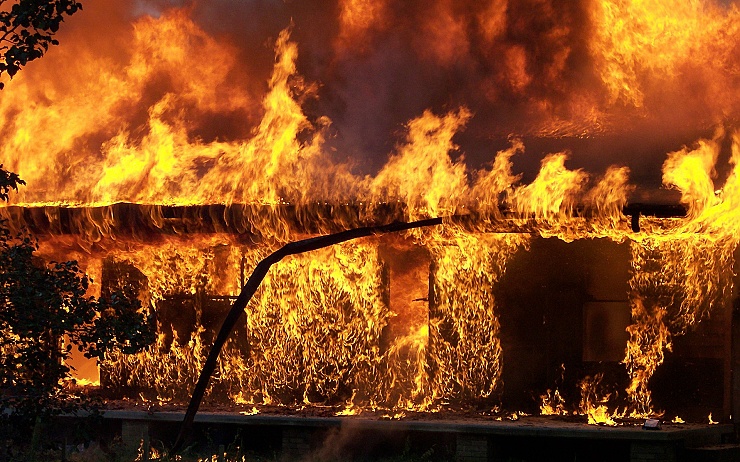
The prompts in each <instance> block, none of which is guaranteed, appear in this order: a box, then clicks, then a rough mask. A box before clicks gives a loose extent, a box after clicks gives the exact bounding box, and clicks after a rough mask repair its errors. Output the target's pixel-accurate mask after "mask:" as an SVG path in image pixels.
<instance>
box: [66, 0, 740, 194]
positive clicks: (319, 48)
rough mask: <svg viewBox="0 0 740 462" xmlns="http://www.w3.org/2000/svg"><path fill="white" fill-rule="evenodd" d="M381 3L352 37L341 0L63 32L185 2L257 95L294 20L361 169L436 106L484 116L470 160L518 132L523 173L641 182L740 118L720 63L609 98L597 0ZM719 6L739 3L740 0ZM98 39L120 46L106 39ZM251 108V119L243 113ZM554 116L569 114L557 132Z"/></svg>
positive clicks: (469, 138) (237, 4) (86, 17)
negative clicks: (725, 89)
mask: <svg viewBox="0 0 740 462" xmlns="http://www.w3.org/2000/svg"><path fill="white" fill-rule="evenodd" d="M708 2H709V0H708V1H707V3H708ZM371 3H372V2H371ZM377 3H378V4H381V5H383V14H382V17H381V18H380V19H379V20H378V21H376V23H374V24H373V25H372V26H371V27H369V28H367V29H365V30H363V31H362V34H360V36H359V37H358V38H356V39H352V38H349V39H348V38H347V37H346V36H343V35H342V34H343V26H342V24H341V22H340V12H341V9H342V4H341V3H340V1H339V0H305V1H298V0H248V1H245V0H203V1H185V0H159V1H144V0H137V1H96V2H94V3H90V4H89V5H86V8H85V11H84V12H83V13H82V14H80V15H79V17H74V18H72V19H70V21H69V22H70V23H73V24H71V27H69V28H68V29H66V30H65V31H64V34H65V37H63V39H64V38H66V37H71V36H73V35H75V34H82V33H83V31H84V34H86V35H87V36H88V37H89V36H90V35H94V34H98V35H99V36H101V35H103V36H105V37H111V31H113V34H116V33H117V32H116V31H118V30H122V29H124V28H126V27H128V26H127V24H128V23H129V22H130V21H131V20H132V19H133V18H134V17H136V16H138V15H143V14H149V15H154V16H156V15H157V14H160V13H161V12H163V11H165V10H167V9H169V8H186V9H188V10H189V11H190V14H191V16H192V17H193V18H194V20H195V21H196V22H197V23H198V24H199V26H200V27H202V28H203V29H204V30H205V31H206V32H207V33H208V34H210V35H211V36H213V37H215V38H216V39H218V40H228V41H229V42H230V43H231V44H233V46H235V47H236V49H237V50H238V53H239V59H238V61H239V66H238V69H237V71H236V72H239V73H243V75H244V76H249V77H248V78H243V77H242V79H243V81H244V83H243V86H244V87H246V90H247V91H249V92H250V93H251V94H255V95H257V94H259V92H260V91H264V90H265V88H266V81H267V79H268V78H269V74H270V69H271V66H272V63H273V59H274V55H273V50H272V44H273V43H274V39H275V38H276V37H277V36H278V34H279V32H280V31H281V30H282V29H284V28H286V27H288V26H291V25H292V26H291V27H292V35H291V37H292V40H295V41H296V42H297V43H298V44H299V60H298V72H299V73H300V74H301V75H303V76H304V77H305V78H306V79H307V80H309V81H311V82H315V83H317V84H318V85H319V91H318V98H317V99H315V100H309V101H307V102H306V104H305V110H306V112H307V113H308V115H309V116H310V117H312V118H318V117H321V116H328V117H329V118H330V119H331V120H332V121H333V125H332V129H331V133H332V135H333V137H332V138H331V139H330V140H329V145H330V147H331V148H332V149H334V150H335V153H336V156H337V160H340V161H343V162H349V163H350V164H351V165H352V166H353V168H354V170H355V171H356V172H358V173H373V172H375V171H377V170H378V169H379V168H380V167H381V166H382V165H383V164H384V163H385V162H386V160H387V158H388V155H389V154H390V153H392V152H393V149H394V146H395V145H396V143H398V142H399V140H400V139H401V137H402V133H403V128H404V124H405V123H406V122H407V121H408V120H410V119H412V118H414V117H417V116H419V115H420V114H421V113H422V112H423V111H424V110H425V109H431V110H432V111H433V112H435V113H438V114H442V113H444V112H446V111H449V110H454V109H456V108H458V107H460V106H467V107H468V108H470V109H471V110H472V112H473V113H474V117H473V119H472V120H471V121H470V123H469V124H468V127H467V129H466V130H465V132H463V133H461V134H459V135H458V136H457V138H456V141H457V142H458V144H460V146H461V149H460V152H461V153H464V155H465V159H466V162H467V163H468V164H469V165H470V166H471V168H479V167H480V166H482V165H484V164H485V163H486V162H489V161H490V160H492V158H493V154H494V153H495V152H496V150H498V149H501V148H503V147H505V146H506V145H507V144H508V142H507V139H508V137H509V136H510V135H512V134H514V135H517V136H523V137H524V139H525V145H526V146H527V152H526V153H525V154H524V155H522V156H520V158H515V159H514V161H515V167H516V168H517V170H519V171H521V172H524V174H525V176H524V179H525V181H526V180H528V179H531V178H532V177H533V175H534V174H535V173H536V170H537V168H538V166H539V161H540V159H541V158H542V156H543V155H544V154H546V153H548V152H553V151H561V150H567V151H569V152H570V153H571V161H570V164H569V166H570V167H571V168H577V167H582V168H586V169H587V170H589V171H593V172H594V173H597V174H598V173H600V172H602V171H603V170H604V169H605V168H606V167H607V166H608V165H611V164H621V165H628V166H630V167H631V169H632V172H633V174H632V177H633V180H634V181H640V182H644V183H646V184H659V182H660V165H661V164H662V162H663V160H664V158H665V153H666V152H669V151H672V150H676V149H679V148H680V147H681V146H682V145H685V144H690V143H692V142H693V141H694V140H696V139H697V137H699V136H711V134H712V132H713V131H714V129H715V127H716V126H717V125H718V124H727V125H729V126H732V124H734V122H735V121H736V120H737V118H738V117H737V116H738V114H737V108H738V104H737V102H735V101H731V102H729V103H727V102H725V104H723V107H722V108H721V109H716V108H715V107H714V105H713V102H712V101H711V97H712V92H711V88H712V87H713V85H710V83H712V82H708V79H709V78H711V77H712V76H713V75H716V74H711V73H709V74H707V73H704V71H701V70H700V69H701V68H702V67H704V66H711V65H713V63H701V62H697V63H693V64H692V65H689V66H686V67H685V68H684V69H681V72H683V73H684V76H683V77H684V78H683V79H682V80H683V81H684V83H682V84H681V85H682V86H680V87H679V88H677V89H671V90H664V89H660V88H657V89H653V90H655V91H654V92H653V93H651V94H650V95H648V96H647V97H646V100H645V105H644V107H643V108H635V107H631V106H630V105H629V104H625V103H624V102H619V101H617V102H613V101H610V100H609V95H608V92H607V89H606V88H605V86H604V84H603V83H602V82H601V80H600V78H599V75H598V72H597V70H596V65H595V63H594V58H593V55H592V53H591V51H590V49H589V44H590V43H591V41H592V39H593V34H594V26H593V24H592V21H591V13H592V11H593V8H594V2H593V1H592V0H577V1H573V0H518V1H507V0H484V1H481V0H457V1H454V2H453V1H452V0H433V1H430V0H408V1H403V2H393V1H383V2H377ZM717 5H723V6H724V7H726V8H728V9H729V8H731V7H732V5H736V3H735V2H732V1H731V0H722V1H721V2H718V3H717ZM494 20H498V22H496V21H494ZM492 24H493V25H492ZM88 40H89V39H88ZM95 46H97V47H116V46H119V47H120V46H121V44H120V43H116V41H115V40H113V39H110V38H108V39H103V40H98V41H96V44H95ZM737 51H738V50H737V49H736V50H735V53H734V55H737V54H738V53H737ZM119 54H120V53H119ZM123 54H124V55H125V54H126V53H125V51H124V52H123ZM735 57H737V56H735ZM203 59H209V57H208V56H204V57H203ZM197 64H198V63H193V66H194V72H197ZM729 64H730V67H728V69H727V75H728V76H729V77H727V82H725V83H726V84H732V83H733V82H734V83H738V82H737V81H738V80H739V78H738V64H737V60H735V62H730V63H729ZM584 103H585V104H587V105H591V106H594V107H597V108H599V109H600V110H601V112H602V114H601V116H600V119H599V120H598V121H597V122H594V121H593V120H590V119H588V117H586V115H585V114H584V111H583V104H584ZM728 107H729V108H730V109H729V111H728V109H727V108H728ZM242 116H245V117H247V120H248V121H249V123H246V124H240V123H239V122H238V121H239V120H240V119H239V117H242ZM255 120H257V116H256V115H255V114H254V113H250V114H247V115H245V114H241V113H235V114H230V115H225V116H223V115H222V116H214V118H213V122H212V123H211V124H210V125H209V126H208V127H206V128H204V130H203V133H199V134H198V136H201V137H202V138H205V139H210V138H212V139H229V138H232V137H238V136H243V135H244V134H245V133H248V132H249V130H250V129H251V127H252V125H253V123H254V121H255ZM553 121H564V122H565V123H564V124H561V125H560V127H561V128H559V129H554V130H553V129H551V125H553ZM562 127H565V128H562ZM219 129H221V130H223V133H219V132H218V130H219ZM229 132H238V133H236V134H232V133H229Z"/></svg>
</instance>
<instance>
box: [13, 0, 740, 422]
mask: <svg viewBox="0 0 740 462" xmlns="http://www.w3.org/2000/svg"><path fill="white" fill-rule="evenodd" d="M180 3H186V4H180ZM311 3H312V2H304V3H302V4H294V3H285V2H236V1H227V0H224V1H221V2H142V1H130V2H129V1H126V2H112V1H99V2H95V4H90V5H87V4H86V5H85V11H84V12H83V13H81V14H78V15H76V16H75V17H73V18H70V19H69V20H68V21H67V22H68V24H67V27H66V28H65V29H64V30H63V31H62V32H61V33H60V41H61V42H62V45H61V46H60V47H58V48H57V49H54V50H52V51H50V52H49V54H48V56H47V57H45V58H44V59H43V60H41V61H39V62H35V63H33V65H29V66H28V68H27V69H26V70H24V72H22V73H20V74H18V76H16V77H15V78H14V79H13V80H12V81H9V82H7V85H6V89H5V90H3V93H2V100H0V139H2V143H1V145H0V150H1V151H2V157H1V158H2V161H3V163H4V165H5V167H6V168H7V169H9V170H12V171H15V172H17V173H18V174H19V175H20V176H21V177H22V178H23V179H25V180H26V182H27V184H28V186H27V187H25V188H23V190H22V191H20V192H19V193H18V194H17V195H16V196H15V197H14V198H13V199H12V203H11V204H10V205H9V206H8V207H7V208H5V209H4V210H3V213H4V214H5V215H6V216H7V217H8V218H10V220H11V223H13V226H18V227H20V226H26V227H28V228H29V229H30V230H31V231H32V232H33V233H34V234H36V235H37V236H39V238H40V246H41V248H40V253H41V254H42V255H43V256H44V257H46V258H48V259H57V260H58V259H60V258H61V259H66V260H68V259H77V260H79V261H80V262H81V264H82V265H83V266H84V267H85V268H86V271H87V272H88V273H89V274H90V275H91V276H92V277H93V280H94V281H95V282H96V284H95V285H94V287H93V289H92V290H94V291H98V292H101V293H106V292H110V291H112V290H114V289H116V288H120V287H122V286H128V287H129V288H133V289H134V290H135V291H136V292H137V293H138V294H139V296H140V298H141V299H142V301H144V302H145V306H146V307H148V309H149V310H152V311H153V312H154V313H155V314H156V318H157V323H158V340H157V342H156V344H155V345H152V347H151V348H150V349H149V350H148V351H146V352H144V353H141V354H139V355H136V356H123V355H122V356H111V357H109V358H107V359H106V361H104V362H103V363H102V364H101V365H100V370H99V372H98V371H97V370H96V369H95V368H94V367H92V368H91V369H90V370H89V371H87V372H89V373H88V374H87V375H86V373H85V372H84V369H85V367H86V366H85V365H83V364H78V366H77V367H78V370H79V373H80V377H81V378H83V377H84V378H88V379H91V380H93V381H97V380H98V379H99V381H100V385H101V386H102V388H103V389H105V390H106V392H107V393H109V396H110V397H117V398H121V397H126V398H129V399H132V400H142V399H143V400H147V401H156V400H159V401H161V402H169V403H184V402H186V401H187V399H188V398H189V396H190V393H191V391H192V387H193V386H194V384H195V381H196V379H197V374H198V372H199V371H200V368H201V367H202V363H203V361H204V358H205V355H206V354H207V352H208V348H209V345H210V344H211V342H212V340H213V338H214V335H215V332H216V331H217V329H218V327H219V323H220V322H221V319H222V318H223V316H224V314H225V313H226V312H227V311H228V309H229V307H230V306H231V303H232V302H233V300H234V298H235V297H236V296H237V295H238V293H239V292H240V290H241V288H242V286H243V285H244V282H245V280H246V278H247V277H248V276H249V274H250V273H251V271H252V269H253V268H254V267H255V265H256V264H257V263H258V262H259V261H260V260H261V259H262V258H264V257H266V256H267V255H269V253H271V252H272V251H274V250H275V249H277V248H279V247H280V246H281V245H283V244H285V243H288V242H291V241H294V240H297V239H301V238H305V237H310V236H317V235H322V234H326V233H331V232H336V231H341V230H344V229H351V228H353V227H358V226H367V225H375V224H383V223H390V222H393V221H411V220H417V219H423V218H429V217H446V218H445V220H444V224H443V225H441V226H436V227H431V228H427V229H419V230H414V231H408V232H404V233H402V234H399V235H393V236H390V235H387V236H375V237H371V238H366V239H362V240H357V241H351V242H347V243H344V244H341V245H338V246H335V247H331V248H326V249H321V250H318V251H314V252H311V253H307V254H304V255H299V256H295V257H291V258H288V259H285V260H284V261H283V262H281V263H280V264H278V265H276V266H274V267H273V269H272V270H271V272H270V273H269V274H268V276H267V278H266V279H265V281H264V283H263V285H262V287H261V288H260V289H259V291H258V292H257V294H256V295H255V297H254V299H253V300H252V301H251V302H250V304H249V305H248V307H247V309H246V310H245V316H244V317H243V318H242V320H243V321H242V322H240V324H239V326H238V328H237V329H236V331H235V332H234V333H233V335H232V337H231V338H230V340H229V343H228V344H227V345H226V347H225V349H224V351H223V352H222V355H221V357H220V362H219V364H218V368H217V372H216V374H215V376H214V377H213V380H212V384H211V387H210V389H209V392H208V397H207V399H208V400H211V401H212V402H230V403H236V404H249V405H250V406H251V405H264V406H267V405H281V406H312V405H314V406H325V405H332V406H336V407H337V409H341V410H342V412H344V413H360V412H365V411H368V410H375V409H383V410H387V411H389V412H402V411H428V412H432V411H439V410H460V409H470V408H474V409H479V410H485V411H486V412H491V411H494V414H495V412H502V413H503V412H505V411H508V412H512V411H525V412H527V413H545V414H553V413H554V414H561V415H566V414H568V415H569V414H571V413H573V412H576V413H581V414H585V415H588V416H589V419H590V420H593V421H598V422H607V421H611V420H612V419H615V418H618V417H625V416H633V417H641V418H643V417H650V416H654V415H656V414H659V413H663V412H665V413H666V414H665V415H666V416H668V417H669V418H673V417H682V418H685V419H691V420H695V421H700V420H701V421H706V420H707V416H708V415H710V414H711V415H714V416H715V418H717V419H725V420H727V419H729V417H730V415H731V414H737V412H733V408H734V407H735V406H737V404H738V403H740V397H739V396H738V394H737V392H736V390H735V389H736V388H737V386H735V385H734V381H733V376H732V369H733V363H734V361H736V360H737V359H736V358H737V354H736V352H735V346H734V343H733V325H734V323H733V313H734V309H733V307H734V303H735V298H736V297H735V294H734V287H735V279H736V278H735V275H734V273H735V270H734V265H735V257H736V255H737V250H736V249H737V244H738V242H737V236H738V235H739V233H738V229H737V227H738V223H740V220H739V218H740V217H738V213H739V212H738V210H740V209H739V208H738V204H737V202H738V201H740V192H739V191H738V172H737V170H736V169H737V162H738V158H739V156H740V135H738V131H737V130H738V125H737V120H738V114H740V99H739V98H738V95H737V84H738V79H739V78H740V70H739V67H738V66H740V57H739V56H738V45H737V43H738V40H737V39H738V36H739V35H740V31H739V30H738V24H740V21H738V19H739V18H738V17H739V16H740V10H738V6H737V5H736V4H735V3H734V2H719V1H716V2H715V1H711V0H706V1H694V2H681V1H674V0H665V1H661V2H652V3H650V4H645V3H644V2H637V1H628V0H626V1H616V0H583V1H577V2H559V1H524V2H509V1H507V0H487V1H484V2H480V1H448V0H436V1H434V2H432V3H431V5H430V4H429V2H415V1H412V2H402V3H401V4H398V3H394V2H389V1H368V0H338V1H336V2H317V4H316V5H313V4H311ZM319 3H320V4H319ZM291 18H292V19H291ZM266 44H269V45H266ZM389 140H390V141H389ZM87 366H90V365H87ZM98 374H99V376H98ZM661 415H662V414H661ZM710 419H711V418H710Z"/></svg>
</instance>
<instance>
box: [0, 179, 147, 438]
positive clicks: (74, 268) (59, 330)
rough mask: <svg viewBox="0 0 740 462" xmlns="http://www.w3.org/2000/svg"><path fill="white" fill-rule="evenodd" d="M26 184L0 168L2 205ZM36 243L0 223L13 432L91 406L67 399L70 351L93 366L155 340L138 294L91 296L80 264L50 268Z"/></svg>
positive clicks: (3, 395) (6, 393)
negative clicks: (77, 352) (110, 354)
mask: <svg viewBox="0 0 740 462" xmlns="http://www.w3.org/2000/svg"><path fill="white" fill-rule="evenodd" d="M22 184H25V183H24V182H23V180H21V179H20V178H19V177H18V175H16V174H15V173H11V172H8V171H6V170H5V169H3V167H2V165H0V199H3V200H6V201H7V199H8V195H9V193H10V192H11V190H17V189H18V186H19V185H22ZM37 249H38V243H37V240H36V239H34V238H33V237H32V236H31V235H30V234H29V233H28V232H27V231H21V232H20V233H18V234H17V235H13V234H12V233H11V231H10V228H9V226H8V222H7V220H0V414H2V416H3V418H4V419H6V420H7V419H13V421H14V425H15V426H16V427H18V425H19V422H20V423H24V422H25V423H27V424H32V423H33V422H34V421H37V419H38V418H39V417H45V416H49V415H54V414H58V413H61V412H69V411H75V410H78V409H80V408H82V407H86V406H87V405H88V404H89V403H87V402H86V401H84V399H81V398H79V397H77V396H74V395H73V394H71V393H70V392H69V391H68V388H69V387H65V384H66V383H69V381H70V380H71V374H72V369H71V368H70V366H69V365H67V363H66V362H67V360H69V359H70V355H71V352H72V348H73V345H77V346H78V347H79V348H80V350H81V351H83V352H84V353H85V355H86V356H87V357H88V358H98V359H102V358H103V357H104V356H105V355H106V353H108V352H111V351H114V350H118V351H122V352H124V353H134V352H137V351H140V350H141V349H143V348H144V347H145V346H147V345H149V344H151V343H152V342H153V341H154V339H155V333H154V326H153V322H152V319H151V318H150V317H149V316H148V315H147V314H145V313H144V312H143V310H142V309H141V303H140V302H139V300H138V299H137V298H136V294H133V293H123V292H116V293H112V294H111V295H110V296H109V297H100V298H96V297H91V296H88V295H87V294H86V292H87V289H88V284H89V282H90V279H89V278H88V277H87V276H86V275H85V274H84V273H83V272H82V271H81V269H80V267H79V265H78V264H77V262H76V261H67V262H50V263H46V262H44V261H42V260H41V259H40V258H38V257H37V256H35V255H34V252H35V251H36V250H37Z"/></svg>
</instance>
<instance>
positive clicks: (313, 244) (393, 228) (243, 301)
mask: <svg viewBox="0 0 740 462" xmlns="http://www.w3.org/2000/svg"><path fill="white" fill-rule="evenodd" d="M455 218H456V217H450V218H448V219H453V220H454V219H455ZM442 223H443V219H442V218H430V219H427V220H420V221H414V222H410V223H402V222H395V223H391V224H387V225H382V226H368V227H363V228H355V229H350V230H347V231H342V232H339V233H334V234H329V235H325V236H319V237H313V238H309V239H303V240H300V241H296V242H291V243H290V244H286V245H284V246H283V247H281V248H280V249H278V250H277V251H275V252H273V253H272V254H270V255H269V256H268V257H267V258H265V259H264V260H262V261H260V262H259V263H258V264H257V266H256V267H255V269H254V271H253V272H252V275H251V276H250V277H249V279H248V280H247V283H246V284H245V285H244V287H243V288H242V291H241V293H240V294H239V297H238V298H237V299H236V301H235V302H234V304H233V305H232V307H231V310H229V312H228V314H227V315H226V318H225V319H224V321H223V323H222V325H221V329H220V330H219V332H218V335H217V336H216V339H215V340H214V342H213V346H212V347H211V351H210V352H209V353H208V357H207V358H206V362H205V363H204V364H203V369H202V370H201V373H200V376H199V377H198V382H197V383H196V385H195V389H194V390H193V395H192V398H191V399H190V404H189V405H188V409H187V411H186V413H185V418H184V419H183V421H182V424H181V426H180V432H179V434H178V436H177V439H176V440H175V444H174V445H173V446H172V453H176V452H178V451H179V450H180V448H181V447H182V444H183V443H184V441H185V437H186V435H187V434H188V433H189V431H190V428H191V427H192V424H193V419H194V418H195V414H196V413H197V412H198V408H199V407H200V403H201V401H202V400H203V396H204V395H205V392H206V389H207V388H208V383H209V381H210V379H211V375H212V374H213V371H214V370H215V369H216V364H217V361H218V356H219V354H220V353H221V349H222V348H223V346H224V344H225V343H226V340H228V338H229V336H230V335H231V331H232V330H233V329H234V326H235V325H236V323H237V321H238V320H239V318H240V317H241V315H242V313H243V312H244V309H245V308H246V307H247V304H248V303H249V300H251V298H252V296H253V295H254V294H255V292H256V291H257V289H258V288H259V286H260V284H261V283H262V280H263V279H264V278H265V276H266V275H267V272H268V270H269V269H270V267H271V266H272V265H274V264H275V263H278V262H279V261H280V260H282V259H283V258H285V257H287V256H289V255H296V254H299V253H304V252H310V251H312V250H318V249H321V248H324V247H329V246H332V245H335V244H340V243H342V242H346V241H349V240H352V239H358V238H361V237H368V236H372V235H378V234H387V233H394V232H399V231H406V230H409V229H415V228H423V227H427V226H436V225H441V224H442Z"/></svg>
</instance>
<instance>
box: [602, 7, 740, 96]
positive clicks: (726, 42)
mask: <svg viewBox="0 0 740 462" xmlns="http://www.w3.org/2000/svg"><path fill="white" fill-rule="evenodd" d="M592 14H593V17H594V22H595V24H596V31H595V34H594V37H593V39H592V41H591V43H590V47H591V49H592V52H593V54H594V56H595V57H596V58H597V60H598V61H599V73H600V76H601V79H602V81H603V82H604V84H605V85H606V87H607V89H608V94H609V97H610V98H611V100H612V101H621V102H623V103H625V104H629V105H632V106H635V107H638V108H642V107H644V106H646V105H648V104H650V103H654V102H655V101H653V98H655V96H653V95H655V94H656V93H657V94H660V92H661V90H658V87H659V86H661V85H663V86H666V85H667V86H669V87H674V86H676V87H677V86H680V85H681V76H685V75H687V74H688V75H691V73H692V72H694V73H698V76H697V77H696V80H698V81H700V82H702V83H703V84H706V85H707V87H708V89H709V90H708V93H710V94H711V92H717V93H718V94H717V95H713V96H715V97H716V96H719V95H721V94H726V95H731V94H733V93H732V88H731V81H732V77H731V75H732V73H731V72H730V73H728V72H726V70H727V68H728V67H732V66H736V63H735V62H734V61H733V58H734V57H733V53H735V51H734V50H735V43H734V40H735V39H734V38H733V37H736V36H737V33H738V26H737V18H738V15H740V11H739V10H738V9H737V6H736V5H732V6H730V7H727V8H721V7H719V6H717V5H715V4H713V3H712V2H702V1H690V2H683V1H680V0H665V1H661V2H649V3H646V2H641V1H637V0H601V1H598V2H593V12H592ZM704 59H707V60H708V61H710V62H713V63H714V65H713V66H703V65H702V64H700V63H701V62H703V61H704ZM684 83H685V82H684ZM685 84H687V85H697V83H696V81H694V82H692V83H685ZM699 85H701V84H699ZM662 91H666V92H667V90H666V89H664V90H662ZM709 100H714V101H716V102H717V103H719V104H723V103H720V102H719V101H717V100H716V99H714V98H710V99H709ZM734 100H735V99H734V98H733V99H732V100H730V101H728V103H729V104H735V101H734ZM652 109H654V110H656V109H658V108H657V107H653V108H652Z"/></svg>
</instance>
